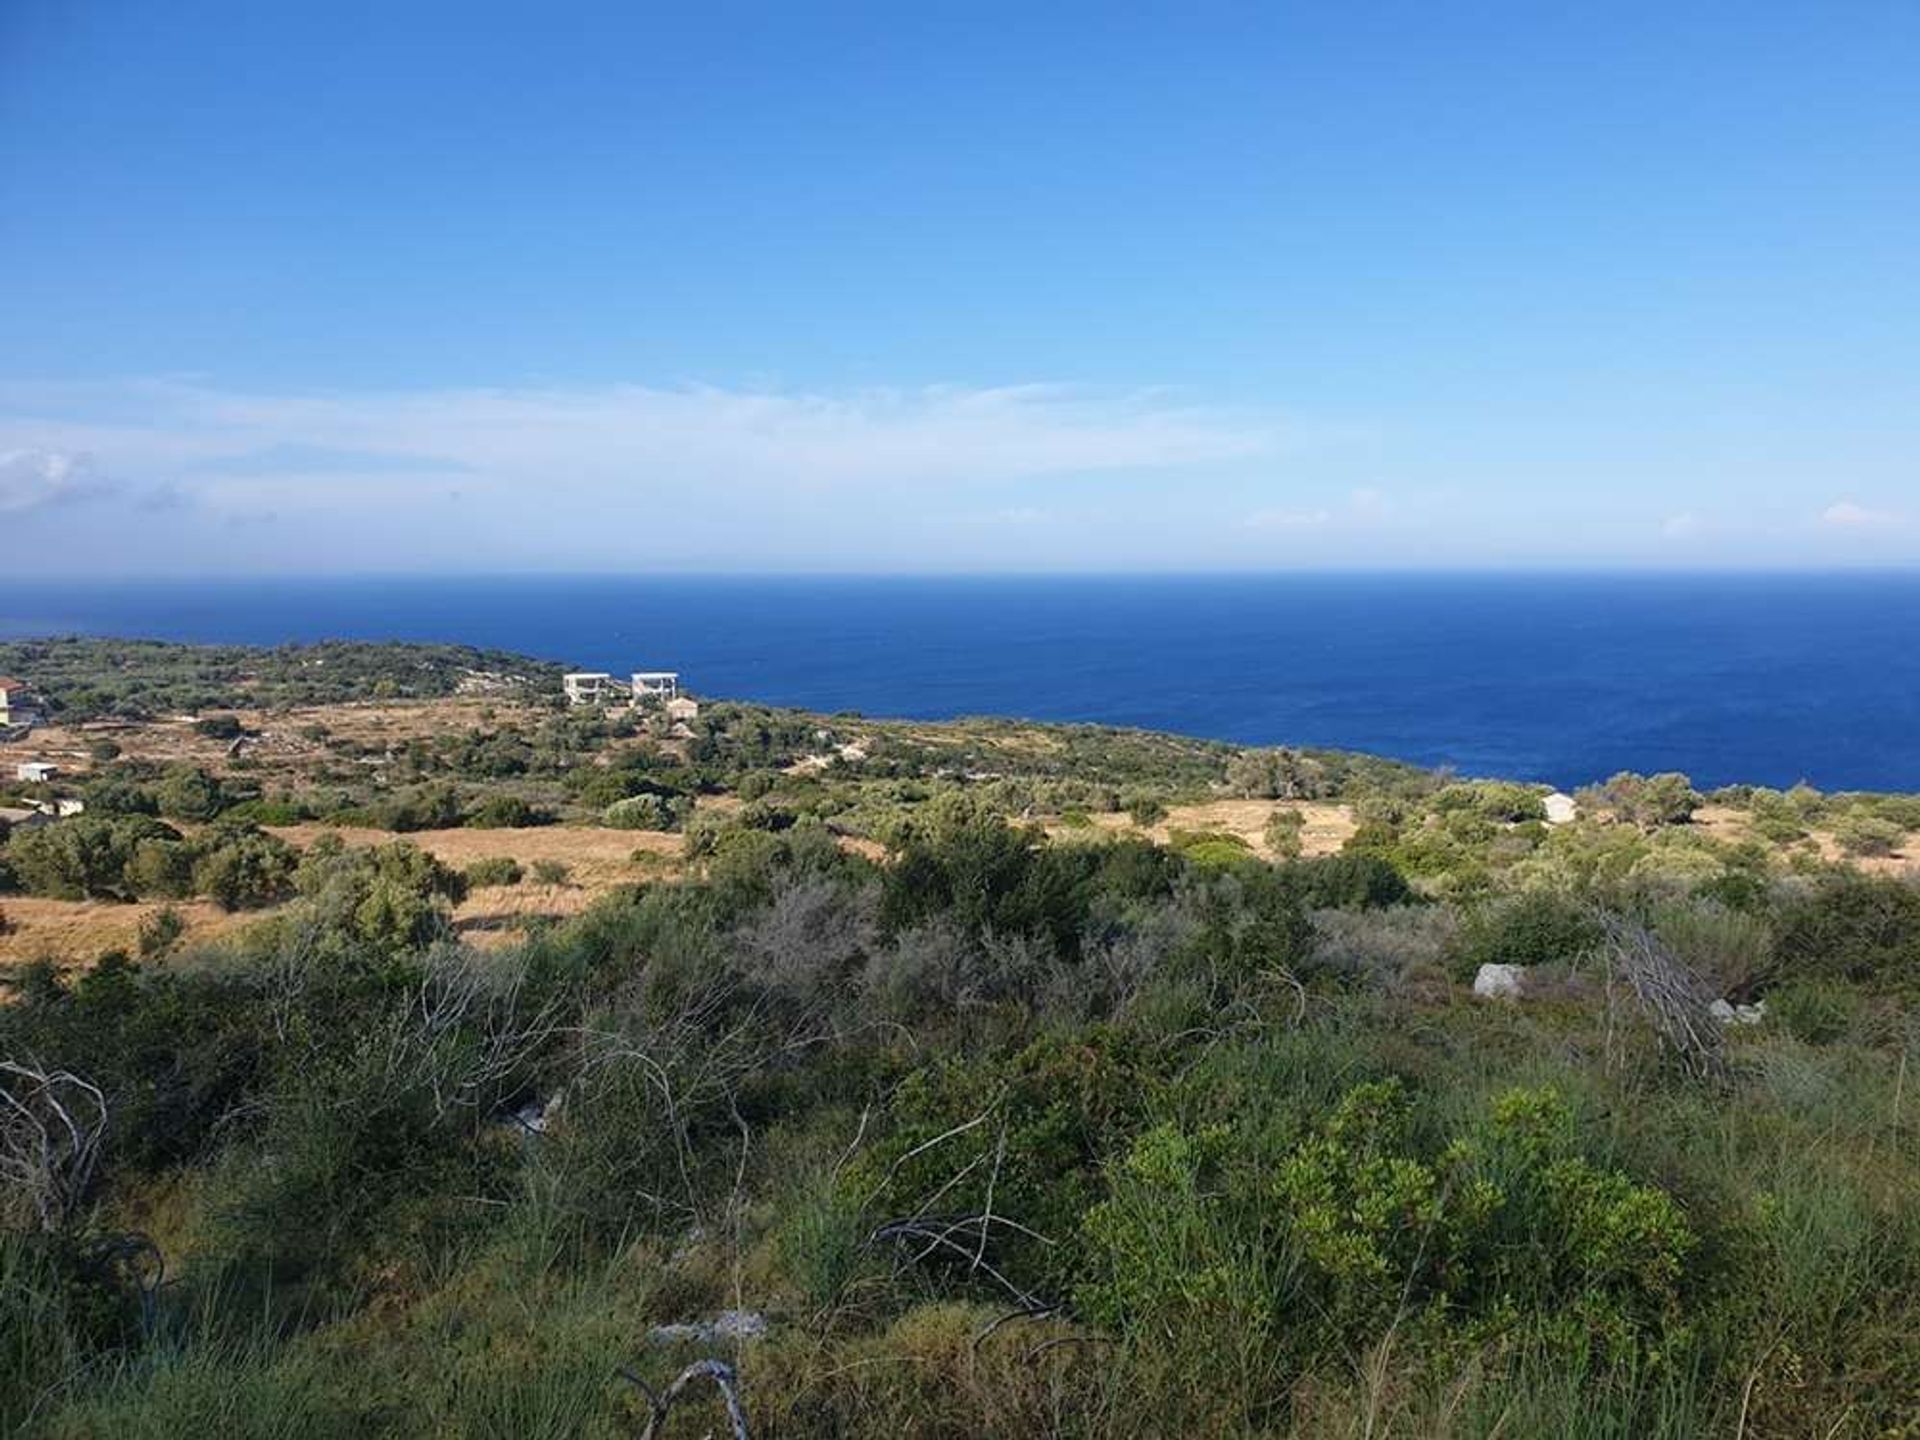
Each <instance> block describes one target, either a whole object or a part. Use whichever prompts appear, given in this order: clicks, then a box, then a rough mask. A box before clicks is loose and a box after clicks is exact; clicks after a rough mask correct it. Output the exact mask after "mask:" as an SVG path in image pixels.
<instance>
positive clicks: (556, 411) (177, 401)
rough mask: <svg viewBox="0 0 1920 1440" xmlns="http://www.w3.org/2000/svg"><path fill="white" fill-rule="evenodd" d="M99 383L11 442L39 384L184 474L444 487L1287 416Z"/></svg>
mask: <svg viewBox="0 0 1920 1440" xmlns="http://www.w3.org/2000/svg"><path fill="white" fill-rule="evenodd" d="M92 388H93V389H94V390H95V391H96V392H97V393H96V395H95V397H94V398H95V399H96V400H97V405H96V406H95V407H94V408H95V409H96V411H97V413H99V414H100V415H101V416H102V417H103V418H102V419H101V420H100V421H99V422H98V423H97V424H94V425H92V426H89V425H87V424H86V422H85V421H84V419H82V420H76V419H75V418H74V416H75V414H76V412H80V413H84V411H85V409H86V408H87V407H86V401H87V398H88V397H87V396H86V395H84V394H80V393H77V391H78V389H79V387H67V388H66V389H65V391H64V392H63V393H61V394H59V395H58V396H57V397H55V398H56V399H57V403H49V396H48V391H49V387H46V386H40V387H35V388H34V390H33V392H32V393H31V394H30V395H29V394H26V393H22V392H21V391H19V390H15V391H13V392H11V393H10V392H9V391H8V390H7V389H5V388H0V439H5V438H6V437H7V436H10V435H14V434H21V433H25V432H27V431H29V430H31V429H32V428H33V426H34V423H35V418H36V417H35V416H34V415H33V413H32V411H33V408H34V401H35V400H36V399H37V400H38V401H39V402H40V406H39V407H38V408H41V409H42V410H43V413H45V414H46V415H48V416H49V417H51V416H53V415H57V416H59V417H60V418H59V420H58V426H59V429H60V430H61V432H62V433H65V434H69V435H71V434H73V433H74V432H75V431H76V430H77V431H80V432H84V433H85V434H87V435H88V437H89V438H90V439H91V440H93V441H94V442H95V444H96V448H98V449H99V450H100V451H101V452H102V453H104V454H114V455H116V456H117V455H119V454H121V453H126V454H127V455H129V456H130V457H131V458H133V459H134V460H135V461H136V462H137V463H160V464H165V465H168V466H170V467H171V469H172V470H173V471H174V472H175V473H179V474H183V475H191V474H193V473H195V472H204V473H217V474H219V475H220V476H221V477H223V478H229V477H239V478H247V479H266V478H273V479H276V480H282V481H288V482H297V481H301V480H311V479H313V478H314V477H316V476H318V475H321V474H328V475H336V474H340V473H342V472H343V471H351V473H355V474H359V475H370V474H382V475H386V476H388V477H390V478H393V479H395V480H396V481H397V482H400V483H407V482H406V481H403V480H402V477H409V476H410V477H412V483H417V484H420V485H422V486H425V487H427V488H438V486H439V481H438V480H436V479H434V478H433V472H436V471H437V472H439V473H441V474H444V473H445V472H446V471H448V470H459V471H463V472H470V473H474V474H481V475H487V474H491V475H496V476H499V475H523V476H534V475H537V476H539V477H540V480H541V483H542V484H543V485H545V486H548V487H551V488H552V489H554V490H556V491H564V490H567V489H569V488H574V487H578V486H581V485H587V484H593V483H596V482H614V483H616V484H617V485H618V486H619V487H620V488H622V489H646V488H649V487H655V486H670V485H675V484H680V483H685V482H688V481H698V482H699V483H702V484H721V485H729V486H735V487H745V488H753V487H758V486H771V487H774V488H777V489H795V488H802V489H813V488H832V487H839V486H860V485H872V484H885V485H895V484H927V483H935V484H937V483H948V484H959V485H966V486H972V485H975V484H983V483H992V482H1005V481H1009V480H1019V479H1023V478H1029V477H1044V476H1054V475H1065V474H1076V473H1095V472H1102V471H1116V470H1142V469H1164V468H1171V467H1180V466H1191V465H1199V464H1210V463H1216V462H1222V461H1231V460H1234V459H1238V458H1241V457H1246V456H1253V455H1259V454H1264V453H1268V452H1270V451H1271V450H1272V449H1273V448H1274V447H1275V445H1276V441H1277V437H1276V435H1275V433H1274V430H1273V428H1272V427H1271V426H1270V425H1267V424H1265V423H1262V422H1259V421H1257V420H1249V419H1246V418H1242V417H1234V416H1228V415H1225V414H1222V413H1219V412H1214V411H1208V410H1204V409H1200V408H1197V407H1192V406H1184V405H1180V404H1177V403H1175V402H1173V401H1172V400H1170V399H1169V398H1168V397H1166V396H1165V395H1163V394H1159V393H1157V392H1149V391H1140V392H1127V393H1111V392H1096V391H1085V390H1075V389H1069V388H1064V387H1058V386H1012V387H1000V388H985V389H979V388H975V389H968V388H963V387H957V386H933V387H927V388H922V389H915V390H884V389H883V390H866V391H860V392H856V393H852V394H847V395H831V394H824V393H807V392H792V391H775V390H726V389H719V388H715V387H688V388H681V389H663V388H656V387H649V386H641V385H603V386H581V387H571V388H562V387H546V388H503V389H477V388H476V389H439V390H417V391H385V392H354V393H350V392H335V393H314V394H302V393H279V394H274V393H264V392H246V391H228V390H221V389H216V388H213V387H209V386H206V385H202V384H196V383H188V382H180V381H166V380H153V381H141V382H133V383H131V384H128V385H122V386H102V387H92ZM136 414H137V415H138V416H139V418H138V419H137V420H135V419H130V418H129V417H130V416H132V415H136ZM54 423H55V422H54V421H53V420H52V419H51V418H49V419H48V420H47V421H46V424H47V425H48V426H52V425H53V424H54ZM342 456H346V457H351V460H352V462H353V463H352V464H351V465H350V466H348V465H344V464H342V463H340V460H339V457H342ZM420 457H432V460H431V462H428V463H423V461H422V459H421V458H420ZM383 458H388V459H390V462H391V463H386V464H383V463H382V460H383ZM250 461H252V462H255V463H249V462H250ZM303 462H304V463H303Z"/></svg>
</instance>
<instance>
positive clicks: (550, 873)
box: [532, 860, 573, 885]
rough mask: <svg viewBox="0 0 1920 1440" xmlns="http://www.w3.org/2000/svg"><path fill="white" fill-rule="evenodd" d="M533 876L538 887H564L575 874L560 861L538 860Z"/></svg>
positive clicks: (534, 865) (534, 866)
mask: <svg viewBox="0 0 1920 1440" xmlns="http://www.w3.org/2000/svg"><path fill="white" fill-rule="evenodd" d="M532 874H533V883H534V884H536V885H564V884H566V883H567V880H568V878H569V877H570V876H571V875H572V874H573V872H572V871H571V870H569V869H568V868H567V867H566V866H565V865H564V864H562V863H561V862H560V861H558V860H536V861H534V862H533V868H532Z"/></svg>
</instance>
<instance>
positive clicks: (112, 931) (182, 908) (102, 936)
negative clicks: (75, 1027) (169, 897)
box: [0, 895, 255, 965]
mask: <svg viewBox="0 0 1920 1440" xmlns="http://www.w3.org/2000/svg"><path fill="white" fill-rule="evenodd" d="M172 904H173V908H174V909H175V910H176V911H178V912H179V915H180V918H181V919H182V920H184V921H186V924H187V929H186V939H187V940H188V941H198V940H208V939H211V938H213V937H214V936H216V935H219V934H222V933H224V932H226V931H229V930H232V929H234V928H235V927H236V926H240V925H244V924H246V923H247V922H248V921H249V920H252V919H254V918H255V917H254V916H253V915H229V914H227V913H226V912H225V911H224V910H222V909H221V908H220V907H219V906H217V905H215V904H213V903H212V902H210V901H206V900H176V901H173V902H172ZM165 908H166V903H165V902H160V901H153V902H144V901H143V902H141V903H139V904H133V905H125V904H120V903H118V902H116V901H112V900H48V899H44V898H42V897H40V896H37V895H8V896H6V897H4V898H0V913H4V914H5V915H6V917H7V924H8V930H7V933H6V934H4V935H0V965H19V964H24V963H26V962H28V961H31V960H52V961H54V962H55V963H56V964H59V965H81V964H91V963H92V962H93V961H95V960H97V959H98V958H99V957H100V955H101V953H102V952H103V951H107V950H125V951H127V952H128V953H129V954H131V953H132V952H133V951H134V950H135V948H136V947H137V945H138V944H139V938H140V924H141V922H142V921H143V920H145V919H146V918H147V917H148V916H149V915H152V914H154V913H155V912H156V911H159V910H163V909H165Z"/></svg>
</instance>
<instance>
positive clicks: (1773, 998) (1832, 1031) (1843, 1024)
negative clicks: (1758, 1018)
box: [1767, 980, 1861, 1045]
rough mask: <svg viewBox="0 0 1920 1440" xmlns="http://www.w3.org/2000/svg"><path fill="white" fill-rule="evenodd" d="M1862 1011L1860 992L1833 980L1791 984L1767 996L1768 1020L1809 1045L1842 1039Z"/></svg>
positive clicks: (1793, 982) (1779, 987) (1769, 992)
mask: <svg viewBox="0 0 1920 1440" xmlns="http://www.w3.org/2000/svg"><path fill="white" fill-rule="evenodd" d="M1860 1009H1861V1006H1860V992H1859V991H1857V990H1855V989H1853V988H1851V987H1850V986H1846V985H1839V984H1835V983H1834V982H1832V981H1829V980H1798V981H1791V982H1789V983H1788V984H1785V985H1781V986H1778V987H1776V988H1774V989H1772V990H1769V991H1768V992H1767V1019H1769V1020H1770V1021H1772V1022H1774V1023H1775V1024H1777V1025H1780V1026H1782V1027H1783V1028H1784V1029H1785V1030H1786V1032H1787V1033H1788V1034H1789V1035H1791V1036H1793V1037H1794V1039H1796V1040H1803V1041H1805V1042H1806V1043H1807V1044H1809V1045H1825V1044H1828V1043H1830V1042H1832V1041H1834V1040H1838V1039H1840V1038H1841V1037H1842V1036H1844V1035H1845V1034H1846V1033H1847V1032H1848V1031H1849V1030H1851V1029H1852V1028H1853V1026H1854V1023H1855V1021H1856V1020H1857V1019H1858V1018H1859V1015H1860Z"/></svg>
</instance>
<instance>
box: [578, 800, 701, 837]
mask: <svg viewBox="0 0 1920 1440" xmlns="http://www.w3.org/2000/svg"><path fill="white" fill-rule="evenodd" d="M689 808H690V807H688V806H687V805H686V803H685V801H684V800H682V799H681V797H679V796H668V795H655V794H651V793H647V794H641V795H629V796H628V797H627V798H626V799H624V800H616V801H614V802H613V804H611V805H609V806H607V808H606V809H605V810H603V811H602V812H601V814H600V823H601V824H603V825H608V826H611V827H612V828H613V829H615V830H672V829H675V828H676V827H677V826H678V825H679V824H680V821H681V819H682V818H683V817H684V815H685V814H686V812H687V810H688V809H689Z"/></svg>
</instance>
